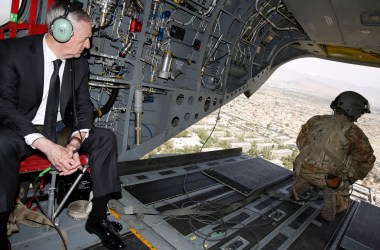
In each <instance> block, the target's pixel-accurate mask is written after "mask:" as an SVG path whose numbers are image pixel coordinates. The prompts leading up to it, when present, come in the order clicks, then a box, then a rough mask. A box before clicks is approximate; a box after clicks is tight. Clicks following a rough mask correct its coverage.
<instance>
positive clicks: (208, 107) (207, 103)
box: [204, 97, 211, 112]
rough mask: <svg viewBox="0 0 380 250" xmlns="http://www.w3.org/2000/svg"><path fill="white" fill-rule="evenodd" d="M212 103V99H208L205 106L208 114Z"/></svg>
mask: <svg viewBox="0 0 380 250" xmlns="http://www.w3.org/2000/svg"><path fill="white" fill-rule="evenodd" d="M210 103H211V98H210V97H207V99H206V101H205V106H204V110H205V112H207V111H208V110H209V109H210Z"/></svg>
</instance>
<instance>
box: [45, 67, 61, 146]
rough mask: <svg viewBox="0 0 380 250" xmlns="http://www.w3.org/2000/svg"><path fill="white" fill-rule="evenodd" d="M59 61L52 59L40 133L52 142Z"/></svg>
mask: <svg viewBox="0 0 380 250" xmlns="http://www.w3.org/2000/svg"><path fill="white" fill-rule="evenodd" d="M61 63H62V61H61V60H59V59H57V60H55V61H53V65H54V71H53V74H52V75H51V78H50V85H49V94H48V98H47V102H46V112H45V120H44V128H43V130H42V134H43V135H44V136H46V138H48V139H49V140H51V141H53V142H56V140H57V132H56V125H57V115H58V105H59V92H60V84H59V75H58V72H59V67H60V66H61Z"/></svg>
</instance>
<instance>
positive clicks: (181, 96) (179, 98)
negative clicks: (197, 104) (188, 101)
mask: <svg viewBox="0 0 380 250" xmlns="http://www.w3.org/2000/svg"><path fill="white" fill-rule="evenodd" d="M184 99H185V97H184V96H183V95H182V94H180V95H178V96H177V104H178V105H181V104H182V103H183V100H184Z"/></svg>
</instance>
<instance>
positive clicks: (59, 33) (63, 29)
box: [49, 0, 83, 43]
mask: <svg viewBox="0 0 380 250" xmlns="http://www.w3.org/2000/svg"><path fill="white" fill-rule="evenodd" d="M82 7H83V3H81V2H77V1H74V0H70V1H69V2H68V3H67V5H66V8H65V12H64V14H63V15H62V16H59V17H56V18H54V19H53V20H52V21H51V23H50V25H49V32H50V34H51V35H52V36H53V37H54V39H55V40H56V41H58V42H61V43H65V42H68V41H69V40H70V38H71V37H72V36H73V34H74V29H73V25H72V23H71V22H70V21H69V20H68V19H67V16H68V14H69V12H73V11H75V10H78V9H82Z"/></svg>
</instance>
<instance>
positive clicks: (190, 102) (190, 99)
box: [187, 96, 194, 105]
mask: <svg viewBox="0 0 380 250" xmlns="http://www.w3.org/2000/svg"><path fill="white" fill-rule="evenodd" d="M187 102H188V103H189V104H190V105H191V104H193V102H194V97H192V96H190V97H189V99H188V100H187Z"/></svg>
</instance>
